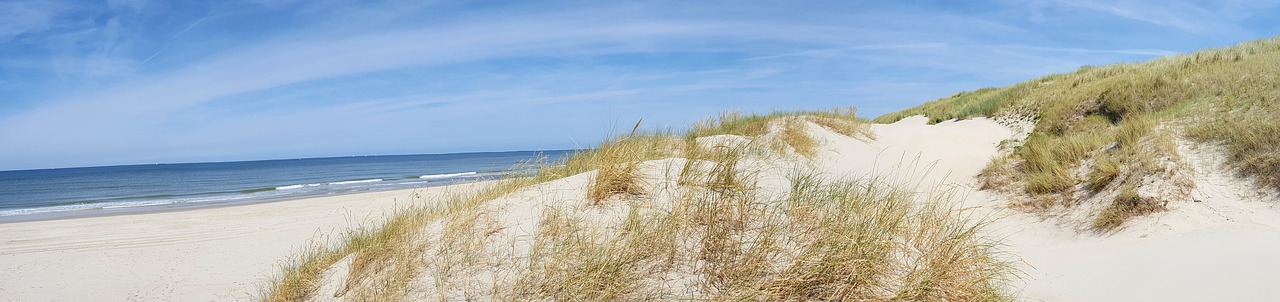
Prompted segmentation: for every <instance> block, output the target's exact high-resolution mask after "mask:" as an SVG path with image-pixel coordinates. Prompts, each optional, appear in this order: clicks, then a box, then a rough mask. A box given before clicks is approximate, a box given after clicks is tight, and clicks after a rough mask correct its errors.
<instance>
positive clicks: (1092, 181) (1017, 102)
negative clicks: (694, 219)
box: [875, 38, 1280, 229]
mask: <svg viewBox="0 0 1280 302" xmlns="http://www.w3.org/2000/svg"><path fill="white" fill-rule="evenodd" d="M1278 83H1280V38H1270V39H1262V40H1256V41H1250V42H1245V43H1241V44H1239V45H1235V46H1230V47H1223V48H1216V49H1209V50H1203V51H1198V52H1194V53H1188V54H1181V55H1174V56H1169V57H1165V58H1160V59H1156V60H1152V61H1148V62H1140V63H1121V64H1112V65H1106V66H1085V67H1081V68H1080V69H1079V70H1076V71H1075V72H1071V73H1064V74H1054V75H1049V76H1044V77H1041V78H1038V79H1033V80H1030V81H1027V82H1023V83H1019V84H1016V85H1012V86H1009V87H1003V88H983V89H978V90H975V91H971V92H963V93H958V94H955V95H952V96H949V97H945V98H942V99H938V100H935V101H931V102H928V103H925V104H923V105H921V106H918V107H915V108H910V109H907V110H903V111H900V112H895V113H891V114H887V115H884V116H881V117H879V118H877V119H875V121H876V122H881V123H889V122H893V121H897V120H899V119H902V118H905V117H908V116H913V115H921V114H922V115H925V116H928V117H929V118H930V121H931V122H935V123H936V122H939V121H943V120H948V119H965V118H972V117H979V116H987V117H1031V118H1033V119H1034V120H1035V121H1036V124H1035V128H1034V129H1033V131H1032V133H1031V135H1030V136H1029V137H1028V138H1027V139H1026V141H1025V143H1024V144H1023V145H1021V146H1020V147H1018V148H1016V150H1015V151H1014V152H1013V153H1012V154H1010V155H1009V158H1010V159H1011V160H1012V162H1000V164H1002V165H1005V166H1004V167H992V168H990V169H988V173H984V175H983V178H984V180H983V182H984V187H988V189H998V190H1003V191H1007V192H1020V193H1022V194H1026V195H1029V199H1030V200H1034V201H1036V202H1034V203H1045V202H1048V203H1053V204H1062V205H1069V204H1074V203H1078V202H1080V201H1082V200H1084V199H1087V198H1090V197H1091V196H1093V195H1092V194H1096V193H1099V192H1103V191H1107V192H1116V194H1120V195H1124V194H1125V193H1128V192H1127V191H1124V190H1121V189H1123V188H1128V187H1141V186H1142V185H1144V184H1143V183H1142V180H1143V179H1144V177H1147V176H1158V175H1160V174H1161V173H1163V171H1162V169H1165V166H1166V165H1165V164H1163V163H1161V160H1162V159H1163V158H1168V157H1169V155H1170V154H1176V150H1174V147H1173V146H1174V145H1173V144H1171V143H1166V142H1161V141H1159V140H1157V139H1155V138H1153V135H1155V133H1153V131H1152V130H1153V129H1156V128H1158V127H1161V126H1162V125H1174V126H1178V127H1180V128H1179V129H1185V132H1186V134H1187V137H1189V138H1192V139H1195V140H1198V141H1201V142H1207V143H1215V144H1222V145H1224V146H1225V147H1226V149H1227V150H1228V152H1229V153H1230V154H1229V156H1230V159H1231V160H1230V161H1229V162H1230V165H1231V166H1232V167H1233V168H1235V169H1236V170H1237V171H1239V172H1240V173H1241V175H1242V176H1247V177H1253V178H1256V179H1257V180H1258V181H1259V183H1260V184H1262V185H1266V186H1270V187H1272V188H1275V189H1280V177H1276V176H1275V175H1280V173H1277V172H1280V156H1277V155H1275V154H1280V153H1277V152H1275V151H1278V150H1277V149H1276V147H1274V146H1276V145H1277V144H1276V143H1277V142H1280V132H1277V131H1275V130H1280V123H1277V122H1275V121H1276V119H1275V118H1274V117H1275V116H1277V115H1276V114H1277V113H1280V112H1278V111H1277V110H1275V109H1274V108H1275V107H1276V106H1275V105H1274V104H1275V103H1276V100H1280V89H1278V88H1280V84H1278ZM1188 108H1194V109H1198V110H1190V109H1188ZM1203 108H1209V109H1203ZM1175 131H1178V130H1175ZM993 163H995V162H993ZM1080 170H1084V172H1080ZM997 172H999V173H1006V175H998V174H999V173H997ZM997 184H1000V185H997ZM1010 186H1014V187H1010ZM1108 188H1109V189H1108ZM1128 197H1132V196H1125V198H1120V199H1123V200H1127V201H1131V200H1135V199H1133V198H1128ZM1150 198H1157V197H1156V196H1140V198H1138V200H1146V199H1150ZM1127 201H1126V202H1117V203H1115V204H1116V205H1117V206H1115V207H1119V208H1128V209H1127V210H1114V211H1113V210H1106V211H1105V213H1098V214H1099V215H1100V216H1099V217H1098V219H1099V221H1103V220H1105V223H1103V222H1100V223H1095V224H1094V225H1095V226H1097V227H1100V228H1103V229H1111V228H1115V227H1118V226H1120V225H1122V223H1116V222H1115V219H1114V218H1113V217H1119V216H1117V215H1115V213H1129V214H1126V216H1125V217H1129V216H1134V215H1143V214H1145V213H1150V212H1153V211H1158V210H1160V209H1161V208H1162V207H1155V208H1154V209H1151V207H1148V206H1146V205H1145V204H1143V205H1135V204H1141V203H1134V202H1127ZM1129 205H1135V206H1129ZM1036 208H1046V207H1044V205H1043V204H1041V205H1040V207H1036ZM1135 213H1136V214H1135ZM1101 216H1107V218H1104V217H1101Z"/></svg>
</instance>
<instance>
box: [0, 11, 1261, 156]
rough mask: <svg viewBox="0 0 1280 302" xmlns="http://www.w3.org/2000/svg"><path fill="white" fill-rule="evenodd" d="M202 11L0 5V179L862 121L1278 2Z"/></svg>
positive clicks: (1231, 37) (1240, 33)
mask: <svg viewBox="0 0 1280 302" xmlns="http://www.w3.org/2000/svg"><path fill="white" fill-rule="evenodd" d="M194 2H204V1H194ZM208 2H209V3H189V2H188V1H173V2H165V1H145V0H112V1H106V2H102V1H57V0H39V1H4V2H0V170H11V169H29V168H49V167H70V166H89V165H114V164H134V163H162V162H194V161H227V160H248V159H268V158H299V157H317V156H344V155H370V154H407V153H447V152H467V151H499V150H547V149H565V148H577V147H589V146H591V145H593V144H594V143H596V142H598V141H599V140H600V139H601V138H603V137H605V136H606V135H607V134H608V133H609V131H610V130H612V129H621V128H628V126H629V125H631V124H632V123H634V122H635V121H636V120H638V119H641V118H643V119H644V122H645V125H646V127H649V128H682V127H684V126H686V125H688V124H689V123H692V122H695V121H697V120H699V119H701V118H704V117H707V116H711V115H714V114H715V113H716V112H720V111H726V110H740V111H748V112H767V111H771V110H794V109H821V108H830V107H835V106H857V107H858V108H859V110H860V114H861V115H863V116H866V117H874V116H878V115H881V114H884V113H888V112H891V111H896V110H899V109H903V108H906V107H911V106H914V105H917V104H919V103H922V102H925V101H928V100H931V99H935V98H938V97H943V96H947V95H950V94H953V93H956V92H959V91H964V90H972V89H976V88H981V87H988V86H1003V85H1008V84H1012V83H1017V82H1020V81H1023V80H1027V79H1031V78H1034V77H1038V76H1041V75H1045V74H1049V73H1059V72H1068V71H1072V70H1075V69H1076V68H1078V67H1080V66H1081V65H1097V64H1106V63H1113V62H1125V61H1141V60H1147V59H1151V58H1154V57H1158V56H1163V55H1168V54H1175V53H1181V52H1188V51H1193V50H1197V49H1203V48H1209V47H1218V46H1226V45H1231V44H1235V43H1238V42H1242V41H1246V40H1252V39H1258V38H1264V37H1269V36H1273V35H1276V34H1277V33H1278V32H1280V21H1277V20H1280V10H1278V9H1277V8H1278V7H1280V3H1278V2H1280V1H1182V0H1168V1H1146V0H1141V1H1126V0H1109V1H1095V0H1084V1H1057V0H1031V1H1013V0H1008V1H804V2H803V3H801V2H800V1H666V2H664V1H645V2H621V1H616V2H615V1H559V2H555V1H511V3H501V1H474V2H468V1H382V2H377V1H349V2H348V1H331V0H319V1H288V0H257V1H208Z"/></svg>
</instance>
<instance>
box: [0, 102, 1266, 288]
mask: <svg viewBox="0 0 1280 302" xmlns="http://www.w3.org/2000/svg"><path fill="white" fill-rule="evenodd" d="M926 121H927V120H926V119H924V118H923V117H913V118H908V119H904V120H903V121H900V122H898V123H895V124H891V125H873V126H872V130H873V131H874V133H875V135H876V136H877V139H875V140H859V139H853V138H849V137H845V136H841V135H839V134H836V133H833V132H830V131H827V130H825V129H823V128H821V127H817V126H816V125H811V126H810V131H811V132H813V133H815V134H817V135H816V137H817V138H818V139H819V140H821V141H823V143H824V146H823V147H822V148H821V149H820V151H819V154H818V156H817V158H816V160H815V161H814V162H813V165H814V166H817V167H819V168H822V169H824V170H825V171H826V172H828V174H830V175H829V176H831V177H861V176H867V175H885V174H886V173H891V174H896V175H897V176H896V177H897V179H899V180H911V181H918V182H919V183H921V184H922V186H921V188H922V189H928V188H949V189H954V190H958V191H959V192H960V193H963V195H962V196H963V197H964V200H963V206H964V207H965V208H966V211H971V212H970V213H973V214H975V215H979V216H987V217H993V218H995V219H996V220H995V221H994V223H993V224H992V225H991V228H990V229H989V231H990V232H991V234H992V235H994V236H999V237H1003V238H1004V242H1005V243H1006V244H1007V246H1006V247H1005V250H1006V251H1008V252H1009V253H1010V254H1011V255H1015V256H1017V257H1018V258H1016V259H1014V260H1015V261H1017V262H1018V263H1019V265H1018V267H1019V269H1021V270H1022V271H1023V278H1022V279H1021V280H1018V281H1015V282H1014V284H1013V286H1014V287H1015V288H1014V289H1013V290H1014V291H1018V292H1020V294H1021V298H1022V299H1023V300H1031V301H1206V300H1210V301H1266V300H1273V299H1274V298H1275V297H1280V287H1276V286H1273V285H1274V284H1277V283H1280V282H1278V281H1280V260H1276V259H1277V258H1278V257H1280V256H1278V255H1280V211H1278V210H1277V209H1275V208H1274V207H1275V206H1276V205H1277V204H1280V202H1278V201H1277V200H1278V199H1280V198H1276V197H1275V196H1274V194H1271V195H1268V194H1261V193H1258V192H1257V190H1255V189H1253V188H1252V187H1251V185H1250V184H1249V182H1248V181H1244V180H1240V179H1237V178H1235V177H1234V176H1232V175H1231V174H1230V173H1227V172H1225V171H1222V169H1221V166H1220V162H1217V161H1215V160H1214V159H1215V158H1219V157H1218V155H1217V153H1215V152H1213V151H1212V150H1201V149H1195V148H1190V147H1187V146H1184V147H1183V148H1181V151H1182V153H1183V156H1184V157H1185V158H1186V159H1187V160H1188V161H1189V163H1190V164H1191V165H1192V166H1194V167H1195V168H1196V172H1195V173H1194V175H1192V178H1193V179H1194V180H1195V182H1196V185H1197V186H1196V189H1195V190H1194V191H1193V192H1192V194H1191V197H1190V198H1189V199H1190V200H1173V201H1171V202H1170V204H1169V207H1170V211H1168V212H1163V213H1157V214H1154V215H1150V216H1147V217H1141V218H1137V219H1135V220H1133V221H1131V222H1129V223H1127V224H1126V225H1125V227H1124V228H1123V229H1122V230H1120V231H1118V232H1116V233H1114V234H1108V235H1098V234H1092V233H1081V232H1080V231H1078V228H1076V227H1073V226H1064V225H1061V223H1060V222H1056V221H1052V220H1042V219H1040V218H1038V216H1036V215H1032V214H1027V213H1022V212H1018V211H1014V210H1009V209H1007V208H1006V204H1007V202H1006V201H1004V200H1000V199H999V198H997V197H993V196H992V195H991V194H987V193H986V192H981V191H977V190H976V189H975V186H976V182H975V181H974V179H973V176H974V175H976V174H977V173H978V171H980V170H981V169H982V167H984V166H985V165H986V164H987V162H988V161H989V160H990V158H991V157H992V156H994V155H996V154H997V145H998V144H1000V143H1001V141H1003V140H1006V139H1010V138H1013V136H1015V131H1013V130H1010V129H1008V128H1005V127H1003V126H1001V125H999V124H997V123H995V122H993V121H991V120H987V119H972V120H965V121H951V122H943V123H940V124H937V125H926V124H925V122H926ZM737 140H741V138H735V137H728V136H726V137H719V138H713V139H708V140H704V141H705V142H704V143H716V142H720V143H726V142H728V143H732V142H734V141H737ZM680 163H682V159H667V160H661V161H651V162H649V163H646V167H647V168H645V169H646V170H647V171H662V170H669V169H670V168H671V167H673V166H674V167H678V166H679V165H680ZM786 164H789V163H783V164H779V163H773V165H772V166H773V167H775V169H782V167H785V166H786ZM766 168H767V167H766ZM764 172H765V174H771V175H772V176H769V175H763V176H769V177H765V178H764V179H762V181H766V182H768V181H770V180H769V178H770V177H772V178H775V179H776V178H778V177H779V175H782V174H785V173H786V171H781V170H778V171H772V172H770V171H764ZM652 173H656V174H659V175H661V174H662V172H652ZM667 175H670V174H667ZM590 177H591V173H586V174H582V175H577V176H573V177H569V178H565V179H562V180H557V181H553V182H550V183H546V184H541V185H536V186H534V187H531V188H529V189H527V190H522V191H521V192H519V193H516V194H514V195H512V196H508V197H506V198H503V199H499V200H497V201H494V202H491V203H490V204H487V205H486V207H490V208H491V209H492V211H491V212H492V213H494V214H493V215H495V218H496V219H498V220H499V223H501V224H503V225H504V226H505V227H504V228H501V229H500V230H497V231H498V233H497V235H499V236H498V237H501V238H513V239H510V240H511V242H510V244H511V245H510V246H511V247H512V248H514V249H516V250H517V251H514V253H520V251H518V250H520V249H527V245H528V242H524V241H521V240H522V239H519V238H525V239H523V240H525V241H527V236H526V235H528V234H532V233H533V232H535V229H536V227H537V223H536V220H537V219H538V217H539V214H538V213H540V212H542V211H543V210H544V209H546V208H547V207H549V206H554V207H565V206H569V207H575V206H574V205H575V204H581V203H582V200H583V199H584V189H583V188H584V187H585V184H586V183H587V180H588V179H589V178H590ZM666 181H670V180H669V179H668V180H666ZM661 183H664V181H663V180H651V183H650V185H653V186H660V185H661ZM407 195H408V193H406V192H386V193H373V194H361V195H350V196H338V197H326V198H317V199H307V200H297V201H287V202H277V203H269V204H258V205H249V206H238V207H226V208H215V209H204V210H194V211H185V212H170V213H154V214H141V215H128V216H116V217H97V218H85V219H69V220H58V221H46V222H25V223H10V224H0V234H3V235H0V236H3V239H0V243H3V245H0V297H3V298H4V299H13V300H22V301H28V300H62V301H78V300H187V301H190V300H246V299H250V298H251V295H252V294H253V293H254V292H255V291H256V287H255V286H257V285H259V284H263V281H264V280H265V279H266V278H268V277H269V276H270V275H271V274H273V273H274V272H276V271H277V268H276V266H275V264H276V263H278V262H279V261H281V260H282V259H284V258H285V257H286V256H288V255H290V254H292V252H294V251H295V250H296V249H297V248H298V247H300V246H302V244H304V243H305V242H306V241H307V240H308V239H310V238H313V237H315V236H317V235H318V234H331V233H334V232H337V231H340V230H342V229H344V228H346V227H348V226H350V225H353V224H354V223H353V222H354V221H364V220H365V219H364V218H366V217H377V216H379V215H381V213H382V211H383V210H384V209H388V208H392V207H393V205H394V202H392V201H391V199H392V198H397V197H398V198H400V199H401V200H404V199H405V198H407ZM654 195H660V194H654ZM1195 200H1199V201H1198V202H1197V201H1195ZM579 207H580V206H579ZM579 210H580V211H585V210H590V211H599V213H598V215H596V216H595V217H601V219H608V218H609V217H618V216H617V215H621V214H623V212H621V211H613V210H612V209H610V208H608V207H602V208H592V209H585V210H584V209H579ZM611 211H612V212H611ZM503 242H507V241H503ZM339 265H341V264H339ZM334 271H335V272H341V270H340V269H339V270H334ZM340 275H343V274H340V273H339V274H330V276H329V279H331V280H328V281H327V282H326V284H328V286H327V287H326V288H325V289H322V294H321V295H320V297H321V298H326V299H328V298H327V297H329V296H331V295H327V294H328V293H330V292H332V291H334V289H333V287H334V286H335V285H336V284H340V283H339V282H337V281H340V280H341V279H342V278H344V277H343V276H340ZM0 300H2V299H0Z"/></svg>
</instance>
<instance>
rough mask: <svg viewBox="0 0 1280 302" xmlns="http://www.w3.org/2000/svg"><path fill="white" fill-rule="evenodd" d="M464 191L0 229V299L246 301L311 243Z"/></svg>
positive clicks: (342, 198) (6, 225)
mask: <svg viewBox="0 0 1280 302" xmlns="http://www.w3.org/2000/svg"><path fill="white" fill-rule="evenodd" d="M469 186H471V184H462V185H453V186H445V187H431V188H424V189H406V190H397V191H386V192H374V193H360V194H350V195H337V196H324V197H313V198H304V199H295V200H287V201H277V202H267V203H257V204H248V205H238V206H225V207H214V208H199V209H192V210H181V211H167V212H152V213H138V214H126V215H114V216H99V217H84V218H72V219H58V220H46V221H29V222H11V223H0V234H3V235H2V237H0V300H4V301H246V300H253V299H254V297H255V296H256V295H257V294H258V291H259V289H260V288H262V287H263V286H265V285H266V284H269V283H268V281H269V280H271V279H272V278H273V277H274V275H275V274H277V273H278V272H279V271H280V268H279V264H281V263H283V261H286V260H287V259H288V258H289V257H290V256H291V255H294V254H297V253H298V252H299V251H301V250H302V249H303V248H304V247H307V246H308V245H309V244H311V243H312V242H319V243H320V244H325V243H326V241H328V240H331V239H335V238H339V237H341V236H342V235H343V234H344V232H346V230H348V229H350V228H354V227H360V226H370V225H372V224H375V223H377V222H378V221H381V220H382V219H383V218H384V217H385V216H386V215H390V214H391V213H392V212H393V211H394V210H395V209H397V208H400V207H406V206H410V205H413V204H415V203H420V202H423V200H430V199H431V198H433V197H436V196H440V195H441V194H444V193H445V192H448V191H451V190H463V189H465V188H467V187H469Z"/></svg>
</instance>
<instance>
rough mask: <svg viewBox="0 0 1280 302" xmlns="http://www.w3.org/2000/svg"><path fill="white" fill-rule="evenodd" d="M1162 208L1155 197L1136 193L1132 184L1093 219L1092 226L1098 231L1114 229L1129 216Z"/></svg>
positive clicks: (1162, 204) (1144, 213)
mask: <svg viewBox="0 0 1280 302" xmlns="http://www.w3.org/2000/svg"><path fill="white" fill-rule="evenodd" d="M1164 208H1165V207H1164V203H1162V202H1159V201H1157V200H1156V199H1155V198H1152V197H1143V196H1141V195H1138V191H1137V189H1135V188H1134V187H1132V186H1129V187H1125V188H1124V189H1123V190H1121V191H1120V194H1118V195H1116V197H1115V199H1113V200H1112V202H1111V204H1110V205H1108V206H1107V207H1106V208H1104V209H1102V211H1101V212H1100V213H1099V214H1098V217H1097V218H1095V219H1094V221H1093V228H1094V229H1096V230H1100V231H1106V230H1111V229H1115V228H1116V227H1118V226H1120V225H1121V224H1123V223H1124V222H1125V221H1126V220H1128V219H1129V218H1130V217H1134V216H1141V215H1146V214H1150V213H1155V212H1158V211H1162V210H1164Z"/></svg>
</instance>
